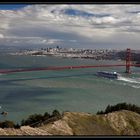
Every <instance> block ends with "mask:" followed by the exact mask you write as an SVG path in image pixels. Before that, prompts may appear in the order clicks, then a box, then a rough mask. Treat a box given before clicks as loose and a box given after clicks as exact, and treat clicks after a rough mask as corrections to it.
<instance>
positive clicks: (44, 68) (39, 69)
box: [0, 64, 140, 74]
mask: <svg viewBox="0 0 140 140" xmlns="http://www.w3.org/2000/svg"><path fill="white" fill-rule="evenodd" d="M123 66H126V64H118V65H80V66H56V67H55V66H52V67H51V66H49V67H40V68H23V69H21V68H19V69H5V70H0V73H2V74H4V73H5V74H6V73H15V72H28V71H42V70H65V69H79V68H97V67H123ZM130 66H137V67H140V64H131V65H130Z"/></svg>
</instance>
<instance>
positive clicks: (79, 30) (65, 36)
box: [0, 4, 140, 49]
mask: <svg viewBox="0 0 140 140" xmlns="http://www.w3.org/2000/svg"><path fill="white" fill-rule="evenodd" d="M56 45H60V46H61V47H73V48H117V49H119V48H121V49H122V48H127V47H130V48H133V49H139V47H140V5H134V4H133V5H130V4H129V5H6V6H4V5H1V6H0V47H3V46H4V47H5V49H6V47H8V46H12V47H14V46H15V47H19V48H22V47H26V48H27V47H28V48H30V47H50V46H52V47H54V46H56Z"/></svg>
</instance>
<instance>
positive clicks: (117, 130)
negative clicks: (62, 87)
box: [0, 110, 140, 136]
mask: <svg viewBox="0 0 140 140" xmlns="http://www.w3.org/2000/svg"><path fill="white" fill-rule="evenodd" d="M0 135H1V136H6V135H8V136H9V135H11V136H17V135H18V136H31V135H32V136H37V135H39V136H40V135H46V136H59V135H60V136H64V135H71V136H72V135H90V136H91V135H93V136H95V135H97V136H99V135H105V136H106V135H140V114H138V113H135V112H132V111H128V110H121V111H114V112H112V113H108V114H102V115H93V114H90V113H83V112H64V113H63V116H62V118H61V119H59V120H57V121H54V122H50V123H47V124H45V123H44V124H41V125H40V126H38V127H30V126H21V127H20V128H19V129H15V128H4V129H2V128H0Z"/></svg>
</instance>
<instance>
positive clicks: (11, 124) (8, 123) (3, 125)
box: [0, 120, 15, 128]
mask: <svg viewBox="0 0 140 140" xmlns="http://www.w3.org/2000/svg"><path fill="white" fill-rule="evenodd" d="M14 126H15V124H14V122H12V121H8V120H6V121H4V122H0V127H1V128H14Z"/></svg>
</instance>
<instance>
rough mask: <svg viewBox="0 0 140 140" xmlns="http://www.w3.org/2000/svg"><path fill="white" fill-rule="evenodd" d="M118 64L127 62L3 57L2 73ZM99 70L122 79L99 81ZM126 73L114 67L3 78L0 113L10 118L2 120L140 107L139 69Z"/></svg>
mask: <svg viewBox="0 0 140 140" xmlns="http://www.w3.org/2000/svg"><path fill="white" fill-rule="evenodd" d="M116 63H117V64H122V63H124V62H121V61H118V62H116V61H95V60H91V59H69V58H57V57H43V56H7V55H3V56H2V55H1V56H0V69H13V68H32V67H47V66H67V65H95V64H116ZM98 70H108V71H117V72H119V73H120V74H121V76H120V77H119V79H118V80H109V79H106V78H101V77H100V78H99V77H97V76H96V75H95V73H96V72H97V71H98ZM124 71H125V68H124V67H117V68H115V67H113V68H89V69H72V70H59V71H36V72H35V71H34V72H21V73H11V74H1V75H0V106H1V108H0V111H8V115H7V116H6V117H3V116H0V119H1V120H4V119H10V120H13V121H15V122H20V121H21V120H22V119H24V118H27V117H28V115H30V114H34V113H44V112H46V111H47V112H50V113H51V112H52V110H54V109H58V110H59V111H78V112H88V113H96V112H97V111H98V110H104V109H105V107H106V106H107V105H108V104H112V105H113V104H117V103H119V102H127V103H134V104H137V105H140V92H139V91H140V68H136V67H133V68H132V71H133V73H132V74H131V75H126V74H124Z"/></svg>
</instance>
